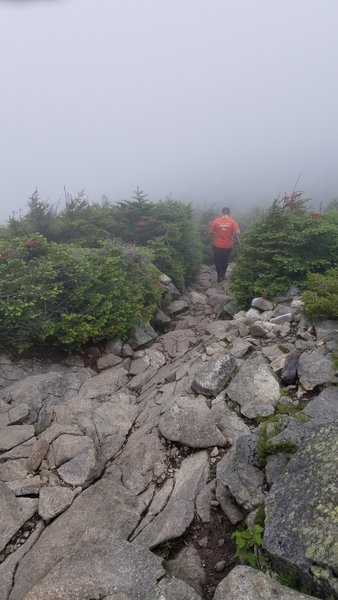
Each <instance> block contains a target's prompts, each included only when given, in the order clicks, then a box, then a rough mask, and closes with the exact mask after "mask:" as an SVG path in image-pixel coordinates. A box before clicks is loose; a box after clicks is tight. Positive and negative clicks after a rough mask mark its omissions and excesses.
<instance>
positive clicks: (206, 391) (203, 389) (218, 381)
mask: <svg viewBox="0 0 338 600" xmlns="http://www.w3.org/2000/svg"><path fill="white" fill-rule="evenodd" d="M235 368H236V360H235V358H234V357H233V356H231V354H228V353H226V352H220V353H219V354H217V355H214V356H213V357H212V358H211V359H210V360H209V361H208V362H207V364H206V365H205V366H202V364H201V369H200V371H198V372H197V374H196V375H195V378H194V380H193V382H192V389H193V390H194V391H195V392H197V394H203V395H204V396H209V397H215V396H217V394H219V392H221V391H222V390H224V388H225V386H226V384H227V383H228V381H229V379H230V377H231V375H232V374H233V372H234V370H235Z"/></svg>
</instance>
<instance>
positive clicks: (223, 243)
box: [209, 206, 240, 283]
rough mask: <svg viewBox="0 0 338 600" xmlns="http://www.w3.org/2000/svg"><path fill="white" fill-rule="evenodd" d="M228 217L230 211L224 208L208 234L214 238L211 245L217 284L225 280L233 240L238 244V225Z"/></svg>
mask: <svg viewBox="0 0 338 600" xmlns="http://www.w3.org/2000/svg"><path fill="white" fill-rule="evenodd" d="M229 215H230V210H229V208H228V207H227V206H226V207H225V208H223V210H222V216H221V217H218V218H217V219H215V220H214V221H213V222H212V223H211V226H210V229H209V233H212V234H213V236H214V237H213V241H212V245H213V249H214V259H215V267H216V271H217V281H218V283H221V282H222V281H224V279H225V273H226V270H227V268H228V263H229V258H230V254H231V250H232V247H233V244H234V239H236V240H237V241H238V242H239V234H240V229H239V226H238V223H236V221H235V220H234V219H232V218H231V217H230V216H229Z"/></svg>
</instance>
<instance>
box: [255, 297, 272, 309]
mask: <svg viewBox="0 0 338 600" xmlns="http://www.w3.org/2000/svg"><path fill="white" fill-rule="evenodd" d="M251 306H252V308H258V309H259V310H263V311H265V310H273V303H272V302H270V300H267V299H266V298H254V299H253V301H252V302H251Z"/></svg>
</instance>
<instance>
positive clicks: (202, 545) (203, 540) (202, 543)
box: [197, 536, 208, 548]
mask: <svg viewBox="0 0 338 600" xmlns="http://www.w3.org/2000/svg"><path fill="white" fill-rule="evenodd" d="M197 543H198V545H199V547H200V548H206V547H207V545H208V536H205V537H204V538H201V539H200V540H198V542H197Z"/></svg>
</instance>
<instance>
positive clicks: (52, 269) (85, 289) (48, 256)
mask: <svg viewBox="0 0 338 600" xmlns="http://www.w3.org/2000/svg"><path fill="white" fill-rule="evenodd" d="M136 257H137V259H136ZM157 280H158V271H157V270H156V269H155V267H154V266H153V265H152V264H151V262H150V260H149V258H148V257H147V256H144V255H143V254H141V253H137V252H136V251H135V253H134V256H133V257H132V258H131V257H128V256H126V255H124V256H123V253H122V251H121V250H120V249H116V248H107V247H103V248H97V249H94V248H91V249H89V248H80V247H76V246H70V245H66V244H62V245H60V244H55V243H48V242H47V240H46V239H45V238H43V237H42V236H40V235H34V236H29V237H21V238H18V239H13V240H11V241H10V242H4V241H3V242H0V338H1V341H2V343H5V344H6V345H7V346H8V347H9V348H11V349H12V350H15V351H18V352H23V351H25V350H27V349H28V348H30V347H32V346H37V345H40V346H41V344H45V345H49V346H51V345H53V346H57V347H62V348H67V349H78V348H80V347H81V346H83V345H84V344H86V343H87V342H96V341H99V340H100V339H104V338H107V337H113V336H119V337H121V338H122V339H126V338H127V336H128V333H129V331H130V328H131V327H133V326H134V325H136V324H138V323H141V322H144V321H147V320H148V319H149V318H150V317H151V315H152V314H153V312H154V310H155V308H156V302H157V300H158V298H159V295H160V287H159V285H158V281H157Z"/></svg>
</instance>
